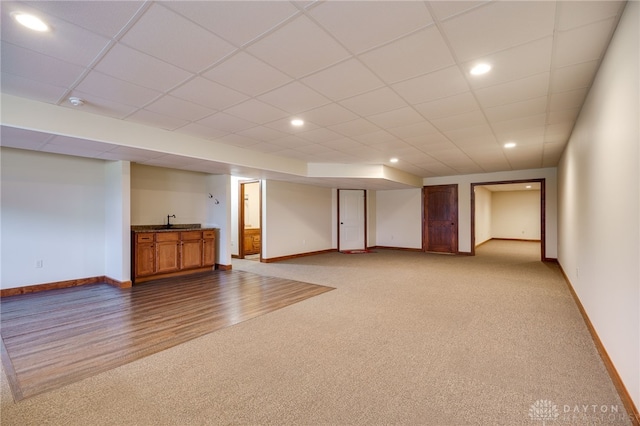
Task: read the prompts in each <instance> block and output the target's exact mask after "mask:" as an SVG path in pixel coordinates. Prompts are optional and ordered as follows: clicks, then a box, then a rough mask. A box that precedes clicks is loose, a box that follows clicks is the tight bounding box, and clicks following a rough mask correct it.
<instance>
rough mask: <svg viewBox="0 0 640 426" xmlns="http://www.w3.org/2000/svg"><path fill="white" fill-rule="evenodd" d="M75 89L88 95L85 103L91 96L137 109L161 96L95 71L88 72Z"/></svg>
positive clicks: (153, 91)
mask: <svg viewBox="0 0 640 426" xmlns="http://www.w3.org/2000/svg"><path fill="white" fill-rule="evenodd" d="M76 89H77V90H78V91H81V92H83V93H85V94H87V95H88V96H87V97H86V100H87V101H91V97H92V96H97V97H99V98H102V99H107V100H110V101H113V102H118V103H121V104H125V105H133V106H137V107H142V106H144V105H146V104H148V103H149V102H151V101H152V100H153V99H155V98H157V97H158V96H160V95H161V92H158V91H156V90H152V89H148V88H146V87H142V86H138V85H137V84H133V83H129V82H126V81H123V80H120V79H117V78H115V77H111V76H108V75H106V74H102V73H100V72H97V71H93V72H90V73H89V74H88V75H87V76H86V77H85V78H83V79H82V81H81V82H80V84H78V85H77V86H76Z"/></svg>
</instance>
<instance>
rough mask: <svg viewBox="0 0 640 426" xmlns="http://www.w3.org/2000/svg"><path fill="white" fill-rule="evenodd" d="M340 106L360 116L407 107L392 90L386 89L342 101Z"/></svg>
mask: <svg viewBox="0 0 640 426" xmlns="http://www.w3.org/2000/svg"><path fill="white" fill-rule="evenodd" d="M340 105H342V106H344V107H346V108H348V109H349V110H351V111H353V112H355V113H356V114H360V115H362V116H367V115H373V114H379V113H381V112H385V111H391V110H394V109H398V108H402V107H405V106H407V103H406V102H405V101H403V100H402V98H401V97H400V96H398V95H397V94H396V93H395V92H394V91H393V90H391V89H389V88H388V87H383V88H380V89H376V90H373V91H371V92H369V93H364V94H362V95H358V96H354V97H352V98H349V99H344V100H343V101H341V102H340Z"/></svg>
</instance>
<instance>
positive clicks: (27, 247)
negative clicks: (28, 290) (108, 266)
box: [0, 148, 107, 288]
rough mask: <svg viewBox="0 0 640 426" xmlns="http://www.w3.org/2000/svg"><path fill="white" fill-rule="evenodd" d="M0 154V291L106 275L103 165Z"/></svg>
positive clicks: (18, 152) (9, 151)
mask: <svg viewBox="0 0 640 426" xmlns="http://www.w3.org/2000/svg"><path fill="white" fill-rule="evenodd" d="M0 154H1V156H2V158H1V159H0V162H1V165H2V170H1V176H2V182H1V184H0V185H1V190H2V194H1V205H2V224H1V227H2V234H1V235H2V242H1V243H2V247H3V251H2V260H1V264H2V272H1V278H2V283H1V284H0V285H1V287H2V288H13V287H22V286H27V285H35V284H42V283H50V282H56V281H65V280H72V279H78V278H88V277H95V276H102V275H105V246H106V243H105V229H106V218H105V207H106V206H105V200H106V199H107V198H106V191H105V181H106V177H105V174H106V173H105V162H104V161H102V160H92V159H86V158H78V157H69V156H65V155H57V154H46V153H41V152H32V151H23V150H17V149H10V148H0ZM39 260H41V261H42V267H41V268H36V261H39Z"/></svg>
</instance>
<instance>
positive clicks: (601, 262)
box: [558, 1, 640, 407]
mask: <svg viewBox="0 0 640 426" xmlns="http://www.w3.org/2000/svg"><path fill="white" fill-rule="evenodd" d="M639 23H640V3H638V2H635V1H632V2H628V3H627V5H626V9H625V11H624V14H623V16H622V18H621V20H620V23H619V25H618V28H617V30H616V33H615V35H614V37H613V39H612V41H611V44H610V46H609V48H608V50H607V53H606V56H605V58H604V60H603V62H602V64H601V66H600V69H599V70H598V74H597V76H596V79H595V81H594V84H593V86H592V88H591V90H590V92H589V95H588V97H587V100H586V102H585V104H584V106H583V108H582V111H581V113H580V116H579V117H578V121H577V123H576V125H575V128H574V130H573V134H572V135H571V138H570V140H569V144H568V146H567V148H566V150H565V152H564V154H563V157H562V160H561V162H560V165H559V196H560V197H559V199H560V205H559V211H560V215H559V225H560V226H559V229H560V234H559V252H558V261H559V262H560V265H561V266H562V268H563V269H564V271H565V272H566V274H567V275H568V277H569V280H570V281H571V284H572V286H573V288H574V289H575V291H576V293H577V295H578V297H579V299H580V301H581V303H582V305H583V306H584V308H585V311H586V313H587V315H588V316H589V318H590V320H591V322H592V324H593V326H594V328H595V330H596V332H597V333H598V336H599V338H600V340H601V341H602V343H603V345H604V347H605V348H606V351H607V353H608V354H609V356H610V358H611V360H612V361H613V365H614V366H615V368H616V370H617V371H618V373H619V374H620V376H621V377H622V380H623V381H624V383H625V386H626V388H627V390H628V392H629V394H630V395H631V397H632V399H633V401H634V402H635V405H636V407H640V362H639V360H640V313H639V312H640V266H639V265H640V247H639V246H640V208H639V202H640V201H639V200H640V183H639V182H640V174H639V172H638V170H639V169H640V157H639V156H640V153H639V149H638V145H639V144H640V129H639V123H638V122H639V119H638V117H640V107H639V102H640V101H639V98H640V96H639V94H640V84H639V81H640V77H639V76H640V67H639V66H638V62H639V56H640V54H639V52H640V46H639V41H638V40H639V39H640V34H639Z"/></svg>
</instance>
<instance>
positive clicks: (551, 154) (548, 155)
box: [542, 143, 565, 167]
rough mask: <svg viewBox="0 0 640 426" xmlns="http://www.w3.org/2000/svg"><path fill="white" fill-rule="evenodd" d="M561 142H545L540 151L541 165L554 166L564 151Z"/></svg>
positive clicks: (563, 145)
mask: <svg viewBox="0 0 640 426" xmlns="http://www.w3.org/2000/svg"><path fill="white" fill-rule="evenodd" d="M564 148H565V144H563V143H545V144H544V146H543V152H542V167H555V166H557V165H558V163H559V162H560V157H561V156H562V153H563V152H564Z"/></svg>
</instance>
